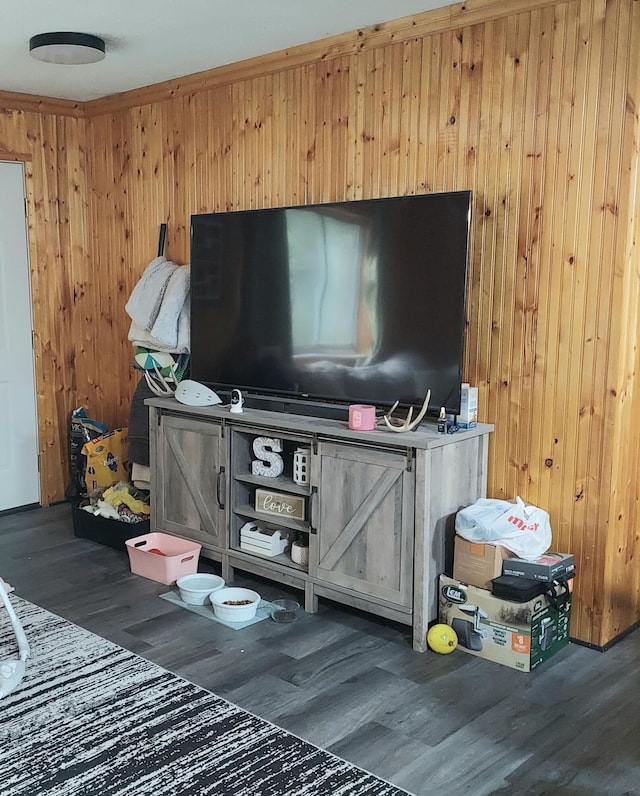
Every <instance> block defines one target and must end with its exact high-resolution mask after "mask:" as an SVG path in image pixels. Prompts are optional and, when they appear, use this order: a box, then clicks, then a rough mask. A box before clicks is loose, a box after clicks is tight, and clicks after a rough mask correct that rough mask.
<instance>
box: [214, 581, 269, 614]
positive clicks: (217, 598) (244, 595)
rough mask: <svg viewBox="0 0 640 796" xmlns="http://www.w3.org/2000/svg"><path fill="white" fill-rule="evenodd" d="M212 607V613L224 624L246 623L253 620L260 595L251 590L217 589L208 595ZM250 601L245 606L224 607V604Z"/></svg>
mask: <svg viewBox="0 0 640 796" xmlns="http://www.w3.org/2000/svg"><path fill="white" fill-rule="evenodd" d="M209 599H210V600H211V604H212V605H213V613H214V614H215V615H216V616H217V617H218V619H223V620H224V621H225V622H247V621H248V620H249V619H253V617H254V616H255V615H256V611H257V610H258V605H259V604H260V599H261V598H260V595H259V594H258V592H257V591H252V590H251V589H239V588H230V587H229V586H227V587H225V588H224V589H218V590H217V591H214V592H213V594H210V595H209ZM239 600H251V602H250V603H248V604H247V605H225V603H226V602H237V601H239Z"/></svg>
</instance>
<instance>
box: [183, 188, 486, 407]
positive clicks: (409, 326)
mask: <svg viewBox="0 0 640 796" xmlns="http://www.w3.org/2000/svg"><path fill="white" fill-rule="evenodd" d="M470 213H471V192H470V191H458V192H451V193H440V194H427V195H421V196H403V197H394V198H389V199H371V200H360V201H352V202H339V203H332V204H320V205H305V206H300V207H287V208H274V209H260V210H246V211H231V212H221V213H209V214H202V215H194V216H192V217H191V373H190V376H191V378H192V379H194V380H196V381H199V382H202V383H204V384H206V385H208V386H210V387H212V388H213V389H215V390H217V391H220V390H222V391H224V390H225V389H228V390H230V389H233V388H238V389H241V390H242V391H243V392H244V394H245V401H247V403H249V405H251V403H250V402H251V398H252V397H255V398H260V397H264V398H269V397H271V398H281V399H284V400H285V401H290V400H293V401H295V402H296V404H298V403H300V404H302V405H303V406H304V404H305V402H306V403H307V405H308V406H310V405H311V403H310V402H313V404H314V405H315V404H318V403H320V404H322V403H326V404H327V405H333V406H335V405H338V406H340V407H347V406H348V405H349V404H351V403H366V404H373V405H375V406H376V407H378V408H381V409H387V408H388V407H389V406H391V405H392V404H393V403H394V402H395V401H399V402H400V405H401V406H421V405H422V403H423V401H424V398H425V395H426V393H427V390H428V389H430V390H431V402H430V414H431V415H435V414H438V412H439V410H440V407H441V406H444V407H445V408H446V410H447V412H448V413H450V414H458V413H459V411H460V383H461V369H462V358H463V334H464V320H465V293H466V274H467V258H468V249H469V225H470ZM294 411H295V410H294ZM302 411H304V409H303V410H302ZM309 413H310V414H314V411H310V412H309Z"/></svg>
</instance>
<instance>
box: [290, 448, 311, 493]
mask: <svg viewBox="0 0 640 796" xmlns="http://www.w3.org/2000/svg"><path fill="white" fill-rule="evenodd" d="M310 466H311V448H296V450H295V451H294V454H293V480H294V481H295V482H296V484H300V485H301V486H305V485H306V484H308V483H309V480H310V474H309V467H310Z"/></svg>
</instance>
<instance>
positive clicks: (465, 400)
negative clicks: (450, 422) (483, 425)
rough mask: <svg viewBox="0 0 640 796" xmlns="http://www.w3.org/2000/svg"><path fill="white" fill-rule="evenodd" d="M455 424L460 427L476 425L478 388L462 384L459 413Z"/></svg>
mask: <svg viewBox="0 0 640 796" xmlns="http://www.w3.org/2000/svg"><path fill="white" fill-rule="evenodd" d="M457 424H458V426H459V427H460V428H473V427H474V426H477V425H478V388H477V387H470V386H469V385H468V384H463V385H462V388H461V390H460V414H459V415H458V419H457Z"/></svg>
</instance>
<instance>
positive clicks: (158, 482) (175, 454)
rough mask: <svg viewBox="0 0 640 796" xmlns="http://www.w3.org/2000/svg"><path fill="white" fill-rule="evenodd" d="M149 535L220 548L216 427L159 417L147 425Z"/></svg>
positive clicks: (220, 454)
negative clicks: (149, 449)
mask: <svg viewBox="0 0 640 796" xmlns="http://www.w3.org/2000/svg"><path fill="white" fill-rule="evenodd" d="M150 428H151V431H152V461H154V463H155V470H154V476H155V481H154V484H153V501H152V510H153V512H154V518H153V527H154V529H155V530H160V531H168V532H170V533H175V534H177V535H179V536H184V537H186V538H188V539H193V540H194V541H197V542H200V543H201V544H203V545H205V546H206V548H207V549H208V550H209V551H211V550H212V549H217V550H220V549H221V548H222V547H223V546H225V545H226V533H225V527H226V513H225V502H226V472H227V467H226V449H225V445H224V439H223V437H222V425H221V424H220V423H216V422H215V421H199V420H192V419H190V418H187V417H180V416H173V415H170V414H166V413H163V414H161V415H160V416H159V417H157V418H156V421H155V422H152V423H151V426H150Z"/></svg>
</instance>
